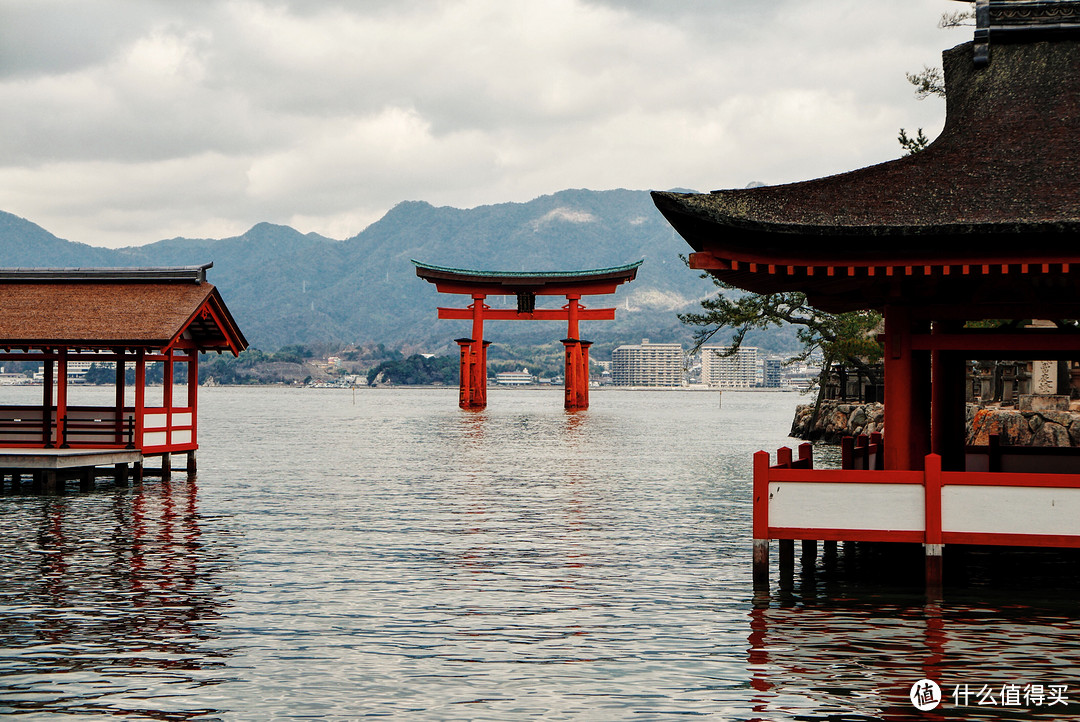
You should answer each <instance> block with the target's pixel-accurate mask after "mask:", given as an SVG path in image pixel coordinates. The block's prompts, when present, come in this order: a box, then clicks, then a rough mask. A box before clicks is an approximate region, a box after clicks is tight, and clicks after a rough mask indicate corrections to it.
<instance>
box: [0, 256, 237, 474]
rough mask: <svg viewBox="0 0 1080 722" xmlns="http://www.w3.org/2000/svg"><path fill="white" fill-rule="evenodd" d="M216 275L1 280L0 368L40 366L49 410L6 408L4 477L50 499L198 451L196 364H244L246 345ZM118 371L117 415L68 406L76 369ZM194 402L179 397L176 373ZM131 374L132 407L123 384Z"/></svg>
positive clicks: (195, 271)
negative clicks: (27, 479)
mask: <svg viewBox="0 0 1080 722" xmlns="http://www.w3.org/2000/svg"><path fill="white" fill-rule="evenodd" d="M212 265H213V264H206V265H203V266H188V267H179V268H75V269H33V268H13V269H11V268H9V269H0V298H2V299H3V302H2V304H0V364H4V363H10V362H16V361H22V362H25V361H30V362H37V363H40V364H41V367H42V371H43V382H42V385H41V400H40V401H39V402H38V403H35V404H31V405H13V404H6V405H0V470H2V471H3V473H4V474H11V475H13V482H14V481H17V477H15V476H14V475H21V474H22V473H32V474H35V475H36V476H37V477H38V481H44V485H45V487H46V488H48V487H52V486H54V485H55V484H56V480H57V474H58V473H59V474H62V473H64V472H65V471H67V472H72V471H76V472H77V473H81V474H82V475H83V481H84V483H89V481H90V479H89V475H90V473H91V472H92V469H93V468H94V467H96V466H101V465H113V464H116V465H124V466H125V467H126V465H127V464H129V463H131V464H134V465H135V468H136V472H137V473H139V474H141V472H142V463H143V459H144V458H145V457H148V456H150V457H160V458H161V461H162V473H163V474H165V475H167V474H168V473H169V472H170V470H171V460H170V457H171V455H173V454H177V453H183V454H186V455H187V469H188V471H189V472H194V471H195V451H196V449H198V446H199V443H198V387H199V383H198V381H199V353H200V352H210V351H217V352H219V353H221V352H229V353H232V354H234V355H236V354H239V353H240V352H241V351H243V350H244V349H245V348H247V341H246V340H245V339H244V336H243V334H242V333H241V332H240V329H239V328H238V327H237V325H236V322H235V321H234V320H233V317H232V315H231V314H230V313H229V310H228V308H227V307H226V306H225V303H224V301H222V299H221V295H220V293H218V291H217V289H216V288H214V286H213V285H211V284H209V283H207V281H206V271H207V269H209V268H210V267H211V266H212ZM77 362H83V363H84V364H85V363H93V364H101V365H103V366H104V365H112V366H113V367H114V369H115V395H114V401H113V403H112V404H109V405H106V406H84V405H75V404H71V403H69V396H70V392H71V389H70V384H71V378H70V375H69V368H70V367H72V366H73V365H74V364H75V363H77ZM154 363H160V364H162V387H161V399H160V401H156V400H155V401H150V400H148V399H147V380H146V376H147V366H148V364H154ZM180 366H183V367H184V369H185V370H186V391H185V392H184V393H183V395H182V396H179V397H178V396H177V395H176V394H175V393H174V380H176V377H177V375H178V374H177V372H176V369H177V368H178V367H180ZM129 368H130V369H133V370H134V384H133V388H132V389H131V391H132V394H131V395H132V396H133V399H132V401H131V402H129V401H128V394H127V393H126V384H127V381H126V379H125V376H126V370H127V369H129Z"/></svg>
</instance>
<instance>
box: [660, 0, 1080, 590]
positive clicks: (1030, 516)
mask: <svg viewBox="0 0 1080 722" xmlns="http://www.w3.org/2000/svg"><path fill="white" fill-rule="evenodd" d="M977 22H978V28H977V31H976V36H975V42H973V43H972V42H969V43H965V44H963V45H960V46H958V47H956V48H953V49H952V50H949V51H946V52H945V53H944V72H945V82H946V86H947V91H948V92H947V98H948V107H947V118H946V122H945V128H944V130H943V131H942V133H941V135H940V137H939V138H938V139H937V140H935V141H934V142H933V143H932V144H931V145H930V146H929V147H928V148H927V149H926V150H924V151H922V152H919V153H916V154H914V155H910V156H907V157H904V158H900V159H898V160H894V161H890V162H887V163H882V164H879V165H876V166H871V167H868V168H863V169H861V170H856V171H853V172H849V173H844V174H840V175H834V176H830V177H827V178H820V179H817V180H812V181H807V182H802V183H794V184H788V185H781V186H765V187H760V188H753V189H740V190H724V191H716V192H713V193H710V194H692V193H659V192H658V193H654V194H653V196H654V200H655V202H656V205H657V206H658V207H659V209H660V210H661V212H662V213H663V214H664V215H665V216H666V217H667V219H668V221H669V222H670V223H671V224H672V225H673V226H674V227H675V229H676V230H677V231H678V232H679V233H680V234H681V235H682V236H683V238H685V239H686V241H687V242H688V243H689V244H690V245H691V246H692V247H693V249H694V253H692V254H691V255H690V257H689V260H690V265H691V267H692V268H695V269H702V270H706V271H708V272H709V273H711V274H713V275H714V276H716V277H717V278H718V279H720V280H723V281H726V282H728V283H731V284H733V285H735V286H738V287H740V288H743V289H746V290H748V291H752V292H757V293H772V292H778V291H800V292H803V293H805V294H806V296H807V299H808V301H809V302H810V303H811V304H812V305H814V306H815V307H817V308H820V309H822V310H824V311H830V312H845V311H853V310H859V309H875V310H877V311H879V312H881V313H882V314H883V315H884V334H883V338H884V347H885V348H884V392H883V393H884V408H885V427H884V436H883V437H873V438H870V439H866V438H865V437H864V438H862V439H860V440H857V441H855V442H850V443H849V444H847V445H845V447H844V448H845V451H844V460H843V464H842V466H843V469H841V470H821V469H813V468H812V466H813V461H812V458H811V453H810V447H809V445H805V446H804V447H802V448H801V449H800V454H799V458H793V454H792V451H791V450H790V449H786V450H781V451H780V452H779V453H778V454H777V458H776V463H775V464H772V462H771V461H770V456H769V454H768V453H766V452H759V453H758V454H757V455H755V458H754V487H753V499H754V502H753V504H754V506H753V509H754V520H753V536H754V578H755V584H756V585H757V586H759V587H761V586H766V585H767V584H768V567H767V564H768V551H769V540H770V539H778V540H781V541H780V561H781V567H782V568H785V567H786V568H788V569H790V565H791V563H792V558H793V551H792V544H793V540H796V539H800V540H803V550H804V553H806V554H808V556H809V559H813V558H814V557H813V555H814V553H815V552H814V550H815V549H816V546H815V545H816V543H817V542H818V541H825V542H827V543H830V544H834V543H835V542H836V541H859V542H866V541H873V542H908V543H917V544H921V545H923V549H924V550H925V555H926V579H927V585H928V589H929V590H931V591H933V592H935V596H936V592H937V590H939V589H940V585H941V582H942V569H943V564H942V558H943V555H944V554H946V553H947V552H946V551H945V550H946V548H947V547H948V546H949V545H964V544H982V545H1011V546H1050V547H1055V546H1057V547H1080V455H1078V451H1080V450H1078V449H1070V448H1052V449H1046V448H1019V449H1016V448H1008V447H1002V446H1000V445H999V444H998V443H996V439H997V437H993V436H991V437H990V438H989V443H984V444H982V445H977V446H969V445H966V441H965V432H966V429H965V404H964V401H965V396H966V393H965V392H966V389H965V386H966V384H965V375H966V373H965V372H966V368H967V367H968V365H969V363H970V362H972V361H975V360H979V359H1002V358H1006V359H1025V358H1026V359H1029V360H1032V362H1033V363H1034V362H1035V361H1039V362H1040V363H1044V364H1045V363H1046V362H1049V361H1053V360H1071V359H1077V358H1080V334H1077V333H1076V332H1075V328H1073V327H1066V328H1058V327H1057V326H1056V325H1051V326H1049V327H1041V328H1040V327H1037V326H1036V327H1030V326H1029V324H1027V320H1029V319H1075V318H1080V302H1078V299H1080V245H1078V244H1077V243H1076V238H1077V236H1078V234H1080V173H1078V169H1080V144H1077V142H1076V139H1077V138H1078V137H1080V2H1074V1H1061V2H1052V3H1049V2H1048V3H1033V2H1020V1H1013V0H988V2H983V3H980V7H979V12H978V18H977ZM1047 381H1048V384H1047V391H1043V392H1041V393H1043V394H1046V395H1045V396H1044V397H1043V399H1042V401H1043V402H1045V403H1047V404H1050V405H1053V404H1054V403H1058V402H1059V401H1060V400H1061V397H1060V396H1055V394H1054V391H1050V389H1053V378H1052V374H1051V375H1050V378H1048V379H1047ZM1067 401H1068V399H1067V398H1065V399H1064V403H1067ZM1066 435H1067V434H1066ZM1044 443H1045V444H1046V446H1055V445H1056V446H1062V445H1066V446H1067V445H1068V440H1067V439H1049V438H1047V439H1044Z"/></svg>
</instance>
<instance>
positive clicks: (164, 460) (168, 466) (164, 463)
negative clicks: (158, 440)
mask: <svg viewBox="0 0 1080 722" xmlns="http://www.w3.org/2000/svg"><path fill="white" fill-rule="evenodd" d="M171 478H172V454H169V453H164V454H162V455H161V480H162V481H168V480H169V479H171Z"/></svg>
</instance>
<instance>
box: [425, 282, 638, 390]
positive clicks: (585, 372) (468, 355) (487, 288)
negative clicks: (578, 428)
mask: <svg viewBox="0 0 1080 722" xmlns="http://www.w3.org/2000/svg"><path fill="white" fill-rule="evenodd" d="M412 263H413V265H414V266H416V275H417V276H419V277H420V278H422V279H424V280H425V281H429V282H430V283H434V284H435V288H436V289H437V290H438V291H439V292H440V293H461V294H466V295H469V296H472V299H473V302H472V303H471V304H470V305H469V306H467V307H466V308H439V318H444V319H456V320H464V321H468V320H472V322H473V325H472V337H471V338H459V339H456V340H457V343H458V345H459V346H460V347H461V393H460V397H459V399H458V406H460V407H461V408H463V409H482V408H484V407H485V406H487V347H488V345H489V344H490V343H491V342H490V341H485V340H484V319H485V318H487V319H492V320H496V321H561V320H563V319H565V320H566V322H567V330H566V338H564V339H563V340H562V343H563V346H564V347H565V349H566V374H565V384H566V399H565V407H566V408H567V409H587V408H589V346H591V345H592V342H591V341H582V340H581V338H580V331H579V330H578V322H579V321H612V320H614V319H615V309H614V308H585V307H584V306H582V305H581V297H582V296H599V295H606V294H612V293H615V289H616V287H618V286H619V285H620V284H623V283H627V282H629V281H632V280H634V278H635V277H636V276H637V269H638V266H640V265H641V264H642V261H638V262H636V263H631V264H628V265H625V266H616V267H614V268H600V269H596V270H592V271H547V272H520V273H517V272H513V271H468V270H463V269H460V268H445V267H443V266H432V265H428V264H426V263H420V262H419V261H413V262H412ZM509 295H514V296H517V308H516V309H513V308H491V307H490V306H488V305H487V304H485V303H484V299H486V298H487V297H488V296H509ZM537 296H565V297H566V301H567V303H566V305H565V306H563V307H562V308H561V309H556V308H541V309H537V308H536V297H537Z"/></svg>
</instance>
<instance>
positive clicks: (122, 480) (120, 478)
mask: <svg viewBox="0 0 1080 722" xmlns="http://www.w3.org/2000/svg"><path fill="white" fill-rule="evenodd" d="M113 480H114V481H115V482H116V484H117V486H120V485H123V486H127V480H128V465H127V464H114V465H113Z"/></svg>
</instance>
